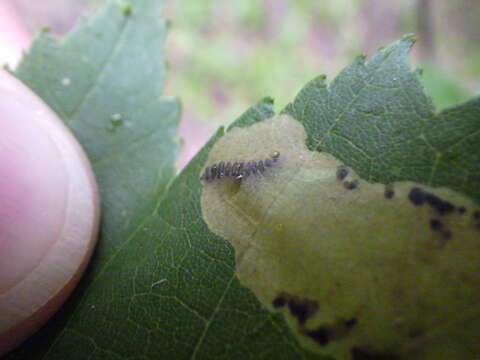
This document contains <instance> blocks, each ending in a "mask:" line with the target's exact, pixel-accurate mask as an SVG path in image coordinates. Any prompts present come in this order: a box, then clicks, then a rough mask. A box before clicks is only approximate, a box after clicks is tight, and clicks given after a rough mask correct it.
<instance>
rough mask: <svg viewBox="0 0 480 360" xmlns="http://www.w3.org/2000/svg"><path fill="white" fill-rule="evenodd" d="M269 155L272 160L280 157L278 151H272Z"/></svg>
mask: <svg viewBox="0 0 480 360" xmlns="http://www.w3.org/2000/svg"><path fill="white" fill-rule="evenodd" d="M270 157H271V158H272V160H273V161H277V160H278V158H279V157H280V152H278V151H273V152H272V153H271V154H270Z"/></svg>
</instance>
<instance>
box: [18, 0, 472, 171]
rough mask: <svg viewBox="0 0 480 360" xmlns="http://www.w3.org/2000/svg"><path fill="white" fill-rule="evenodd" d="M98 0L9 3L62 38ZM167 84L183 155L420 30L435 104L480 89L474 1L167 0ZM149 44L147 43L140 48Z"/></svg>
mask: <svg viewBox="0 0 480 360" xmlns="http://www.w3.org/2000/svg"><path fill="white" fill-rule="evenodd" d="M103 2H104V0H90V1H80V0H48V1H42V2H32V1H30V0H15V7H16V9H17V10H18V12H19V13H20V14H22V18H23V19H24V20H25V23H26V25H27V26H28V28H29V30H30V31H32V32H35V31H36V30H38V28H39V27H40V26H43V25H48V26H50V27H51V29H52V32H54V33H56V34H59V35H62V34H64V33H65V32H66V31H68V30H69V29H70V28H71V27H72V26H73V25H74V23H75V22H76V20H77V18H78V17H79V16H81V15H89V14H91V13H92V12H93V11H94V10H95V9H96V8H98V7H99V6H101V4H102V3H103ZM164 8H165V16H166V17H167V18H168V19H170V22H171V29H170V34H169V38H168V41H167V52H166V53H167V59H168V63H169V70H170V72H169V74H168V83H167V86H166V89H165V91H164V94H167V95H174V96H178V97H180V98H181V100H182V104H183V114H182V124H181V135H182V136H183V137H184V138H186V141H187V144H189V146H187V147H186V152H187V154H184V156H183V160H182V162H183V163H184V162H186V161H187V160H188V159H189V158H190V157H191V155H193V154H194V153H195V152H196V151H197V149H198V148H199V147H200V146H201V145H202V144H203V143H204V142H205V141H206V139H207V138H208V136H209V134H210V133H211V132H212V131H213V130H214V129H215V128H217V127H218V126H219V125H221V124H228V123H229V122H231V121H232V120H233V119H235V118H236V117H237V116H238V115H239V114H241V113H242V112H243V111H244V110H245V109H246V108H247V107H249V106H250V105H252V104H254V103H256V102H257V101H258V100H259V99H261V98H262V97H264V96H271V97H273V98H274V99H275V107H276V109H277V111H279V110H281V109H282V108H283V107H284V106H285V105H286V104H287V103H288V102H289V101H291V100H292V98H293V97H294V96H295V94H296V93H297V92H298V91H299V90H300V89H301V88H302V86H303V85H304V84H305V83H306V82H308V81H309V80H311V79H312V78H314V77H315V76H317V75H318V74H326V75H327V76H328V79H330V80H331V79H332V78H333V77H335V76H336V74H337V73H338V72H339V71H340V70H341V69H342V68H343V67H344V66H346V65H347V64H348V63H349V62H351V61H352V60H353V58H354V57H355V56H356V55H358V54H360V53H365V54H367V55H371V54H372V53H373V52H374V51H375V50H376V49H377V48H378V47H380V46H382V45H387V44H388V43H390V42H392V41H393V40H396V39H397V38H399V37H401V36H402V35H403V34H405V33H415V34H417V36H418V42H417V45H416V46H415V48H414V51H413V63H414V66H416V67H420V68H423V70H424V71H423V77H424V83H425V87H426V91H427V92H428V94H430V96H431V97H432V98H433V100H434V103H435V105H436V106H437V109H442V108H445V107H447V106H449V105H452V104H455V103H457V102H459V101H463V100H465V99H467V98H469V97H470V96H472V94H478V93H479V92H480V81H479V80H480V41H478V40H480V26H479V21H478V19H480V1H479V0H457V1H450V0H435V1H433V0H415V1H413V0H412V1H408V0H392V1H384V0H324V1H318V0H317V1H315V0H297V1H287V0H241V1H222V0H182V1H180V0H166V2H165V7H164ZM145 46H148V44H145Z"/></svg>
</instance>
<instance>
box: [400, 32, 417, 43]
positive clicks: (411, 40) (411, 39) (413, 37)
mask: <svg viewBox="0 0 480 360" xmlns="http://www.w3.org/2000/svg"><path fill="white" fill-rule="evenodd" d="M400 41H403V42H408V43H410V44H411V45H413V44H414V43H415V42H416V41H417V36H416V35H415V34H405V35H403V36H402V38H401V39H400Z"/></svg>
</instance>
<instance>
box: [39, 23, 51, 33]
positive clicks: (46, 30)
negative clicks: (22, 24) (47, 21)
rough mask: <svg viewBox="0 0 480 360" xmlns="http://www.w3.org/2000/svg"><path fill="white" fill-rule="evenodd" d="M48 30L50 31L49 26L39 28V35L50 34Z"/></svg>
mask: <svg viewBox="0 0 480 360" xmlns="http://www.w3.org/2000/svg"><path fill="white" fill-rule="evenodd" d="M50 30H51V29H50V26H47V25H44V26H42V27H41V28H40V33H41V34H47V33H49V32H50Z"/></svg>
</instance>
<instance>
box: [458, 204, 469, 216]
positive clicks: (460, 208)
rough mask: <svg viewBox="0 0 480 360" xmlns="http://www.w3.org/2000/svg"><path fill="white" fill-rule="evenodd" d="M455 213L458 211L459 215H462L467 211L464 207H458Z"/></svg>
mask: <svg viewBox="0 0 480 360" xmlns="http://www.w3.org/2000/svg"><path fill="white" fill-rule="evenodd" d="M457 211H458V212H459V213H460V214H464V213H465V212H466V211H467V209H466V208H465V206H459V207H458V208H457Z"/></svg>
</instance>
